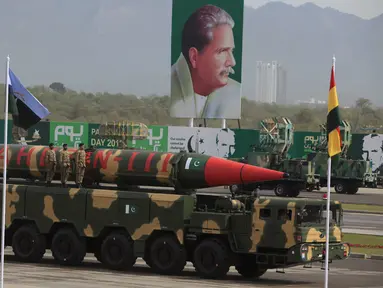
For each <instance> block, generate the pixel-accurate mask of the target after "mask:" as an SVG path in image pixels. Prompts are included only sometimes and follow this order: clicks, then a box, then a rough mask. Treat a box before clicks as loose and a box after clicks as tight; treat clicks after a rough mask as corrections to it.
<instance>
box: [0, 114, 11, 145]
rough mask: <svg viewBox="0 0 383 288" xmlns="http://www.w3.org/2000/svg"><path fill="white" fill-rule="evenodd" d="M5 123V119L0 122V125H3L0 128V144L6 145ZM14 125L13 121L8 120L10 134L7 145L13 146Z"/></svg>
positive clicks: (8, 134)
mask: <svg viewBox="0 0 383 288" xmlns="http://www.w3.org/2000/svg"><path fill="white" fill-rule="evenodd" d="M4 123H5V121H4V119H1V120H0V125H1V127H0V143H1V144H4V128H5V127H4ZM12 123H13V120H12V119H11V120H8V133H7V138H8V139H7V140H8V141H7V143H8V144H11V143H12V141H13V138H12Z"/></svg>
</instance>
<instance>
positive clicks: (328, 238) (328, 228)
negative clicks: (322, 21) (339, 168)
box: [324, 56, 335, 288]
mask: <svg viewBox="0 0 383 288" xmlns="http://www.w3.org/2000/svg"><path fill="white" fill-rule="evenodd" d="M332 65H333V66H334V77H335V56H333V57H332ZM330 195H331V157H328V160H327V208H326V212H327V216H326V265H325V285H324V287H325V288H328V261H329V259H328V258H329V241H330Z"/></svg>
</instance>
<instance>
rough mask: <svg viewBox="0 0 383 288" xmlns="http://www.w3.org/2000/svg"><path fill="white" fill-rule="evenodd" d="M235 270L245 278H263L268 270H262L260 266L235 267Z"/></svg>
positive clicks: (242, 265) (243, 265)
mask: <svg viewBox="0 0 383 288" xmlns="http://www.w3.org/2000/svg"><path fill="white" fill-rule="evenodd" d="M235 269H236V270H237V272H238V273H239V274H241V276H242V277H244V278H258V277H261V276H262V275H263V274H265V273H266V271H267V269H266V268H260V267H259V265H256V264H254V265H246V264H241V265H237V266H235Z"/></svg>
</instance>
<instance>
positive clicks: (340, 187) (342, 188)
mask: <svg viewBox="0 0 383 288" xmlns="http://www.w3.org/2000/svg"><path fill="white" fill-rule="evenodd" d="M334 189H335V192H336V193H338V194H345V193H346V185H345V184H344V183H343V182H339V183H336V184H335V187H334Z"/></svg>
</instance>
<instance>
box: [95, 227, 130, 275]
mask: <svg viewBox="0 0 383 288" xmlns="http://www.w3.org/2000/svg"><path fill="white" fill-rule="evenodd" d="M136 260H137V257H135V256H134V249H133V241H132V240H131V239H130V238H129V237H128V236H126V235H124V234H122V233H119V232H112V233H110V234H109V235H108V236H107V237H106V238H105V239H104V241H103V242H102V244H101V252H100V262H101V263H103V264H104V265H105V266H107V267H108V268H110V269H114V270H122V269H126V268H128V269H129V268H131V267H133V265H134V264H135V263H136Z"/></svg>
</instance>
